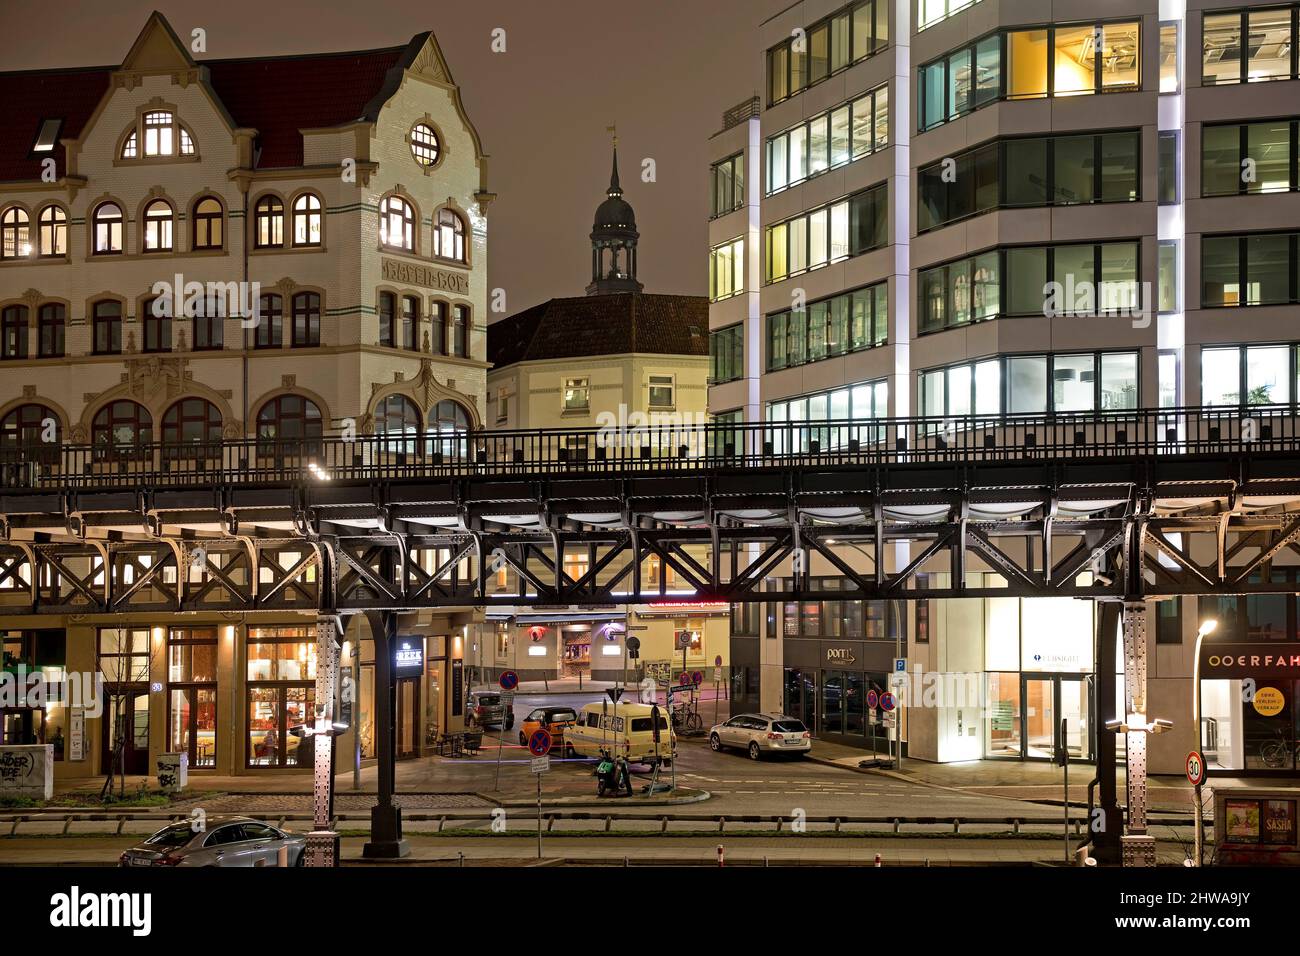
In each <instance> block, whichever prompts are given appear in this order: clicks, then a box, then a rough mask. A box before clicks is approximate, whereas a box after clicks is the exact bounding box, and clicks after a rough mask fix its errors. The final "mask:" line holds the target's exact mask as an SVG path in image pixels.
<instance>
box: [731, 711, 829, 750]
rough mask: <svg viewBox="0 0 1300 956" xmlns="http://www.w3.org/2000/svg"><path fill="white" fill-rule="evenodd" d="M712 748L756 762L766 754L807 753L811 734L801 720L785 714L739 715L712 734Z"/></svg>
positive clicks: (810, 742) (810, 746) (810, 745)
mask: <svg viewBox="0 0 1300 956" xmlns="http://www.w3.org/2000/svg"><path fill="white" fill-rule="evenodd" d="M709 746H710V747H711V748H713V749H714V750H725V749H726V748H727V747H735V748H736V749H738V750H744V751H745V752H746V753H748V754H749V759H751V760H757V759H758V758H759V757H761V756H763V754H765V753H807V752H808V751H810V750H812V734H810V733H809V732H808V728H807V727H805V726H804V723H803V721H802V720H799V719H797V718H795V717H787V716H785V715H784V714H737V715H736V716H735V717H732V718H731V719H730V720H728V721H725V722H723V723H721V724H717V725H716V726H714V727H712V728H711V729H710V730H709Z"/></svg>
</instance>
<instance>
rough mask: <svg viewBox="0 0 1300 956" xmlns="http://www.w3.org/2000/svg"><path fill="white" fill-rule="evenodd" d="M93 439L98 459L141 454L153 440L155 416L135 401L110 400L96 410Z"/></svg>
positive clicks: (91, 430) (138, 455)
mask: <svg viewBox="0 0 1300 956" xmlns="http://www.w3.org/2000/svg"><path fill="white" fill-rule="evenodd" d="M90 440H91V443H92V444H93V445H94V447H95V458H96V459H99V460H104V459H109V458H127V457H133V456H134V457H140V456H142V455H143V454H144V446H146V445H148V444H150V443H151V442H152V441H153V417H152V416H151V415H150V414H149V410H148V409H146V408H145V407H144V406H143V405H139V404H137V403H136V402H132V401H129V400H127V399H119V400H117V401H115V402H109V403H108V404H107V405H105V406H104V407H103V408H101V409H100V410H99V411H97V412H96V413H95V418H94V421H93V422H92V423H91V426H90Z"/></svg>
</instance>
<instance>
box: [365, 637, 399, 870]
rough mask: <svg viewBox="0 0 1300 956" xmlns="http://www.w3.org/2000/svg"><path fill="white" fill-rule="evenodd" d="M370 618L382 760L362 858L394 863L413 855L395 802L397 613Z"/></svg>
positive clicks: (380, 758)
mask: <svg viewBox="0 0 1300 956" xmlns="http://www.w3.org/2000/svg"><path fill="white" fill-rule="evenodd" d="M366 619H367V621H369V623H370V633H371V636H372V637H374V640H375V741H376V744H377V747H376V756H377V757H378V758H379V759H378V761H377V763H378V766H377V767H376V769H377V771H378V779H377V786H378V798H377V800H376V801H375V805H374V806H373V807H371V808H370V839H369V840H368V841H366V845H365V846H364V847H363V848H362V851H361V855H362V856H364V857H366V858H368V859H384V860H392V859H397V858H398V857H403V856H406V855H407V854H408V853H410V852H411V847H410V844H408V843H407V842H406V840H405V839H404V838H403V836H402V808H401V807H399V806H398V805H397V804H396V803H394V802H393V793H394V791H395V790H396V789H397V722H396V719H395V718H396V714H397V684H396V682H395V681H394V680H393V648H394V647H395V646H396V642H397V612H396V611H368V612H366Z"/></svg>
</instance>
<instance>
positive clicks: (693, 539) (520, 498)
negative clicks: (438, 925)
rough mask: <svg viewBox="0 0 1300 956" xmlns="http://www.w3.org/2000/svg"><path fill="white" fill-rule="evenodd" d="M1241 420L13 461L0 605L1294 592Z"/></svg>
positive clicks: (1223, 414)
mask: <svg viewBox="0 0 1300 956" xmlns="http://www.w3.org/2000/svg"><path fill="white" fill-rule="evenodd" d="M1250 411H1251V413H1252V415H1253V417H1247V416H1245V415H1243V414H1242V413H1241V412H1240V411H1238V410H1235V409H1233V410H1223V409H1183V410H1160V411H1158V412H1156V411H1133V412H1124V413H1112V414H1105V415H1101V414H1096V413H1086V414H1075V415H1061V416H1056V417H1053V418H1043V417H1042V416H1032V417H1023V418H1022V417H1015V416H999V417H997V418H966V419H949V420H944V421H938V420H933V419H907V420H887V421H886V420H873V421H869V422H832V423H827V424H825V425H808V424H781V425H771V424H763V425H747V426H746V425H740V426H738V425H726V426H717V425H713V426H703V427H695V428H683V429H667V428H665V429H646V430H643V433H642V434H639V435H635V434H633V435H616V436H613V437H612V438H611V436H608V435H605V434H604V433H602V432H600V431H598V430H594V429H593V430H573V431H534V432H485V433H477V434H456V433H453V434H450V435H445V434H444V435H437V436H427V437H425V436H415V435H411V436H401V437H392V436H377V437H366V438H360V439H356V440H352V441H345V440H343V439H340V438H320V439H307V440H298V441H288V440H283V439H281V440H265V439H262V440H259V439H250V440H242V441H223V442H213V443H201V442H200V443H190V444H184V445H163V444H155V445H129V446H98V447H96V446H64V447H58V448H50V447H42V446H37V447H20V448H8V449H6V450H5V452H4V457H3V458H2V459H0V464H3V480H2V481H0V512H2V513H0V611H7V612H8V613H11V614H65V613H78V614H87V613H91V614H93V613H100V614H103V613H121V612H128V611H204V610H225V611H238V612H261V611H280V612H282V611H292V610H306V611H310V610H322V611H326V612H338V613H347V612H364V611H376V610H380V611H411V610H419V609H425V608H444V607H467V606H468V607H492V606H506V607H520V606H555V605H570V604H581V605H601V604H625V603H641V602H649V601H663V600H665V599H672V598H673V597H681V596H682V594H683V593H686V594H687V595H688V596H689V599H690V600H709V601H726V602H732V603H743V602H750V601H781V600H797V599H801V598H810V599H811V598H817V597H822V596H824V597H830V598H838V599H850V600H851V599H857V598H861V599H889V598H894V599H899V598H901V599H915V598H927V597H928V598H944V597H979V596H1001V597H1007V596H1021V597H1035V596H1058V597H1059V596H1072V597H1080V598H1094V599H1111V600H1120V599H1127V600H1135V599H1139V598H1142V597H1147V596H1169V595H1181V594H1212V593H1227V594H1241V593H1253V592H1269V591H1294V590H1295V589H1296V582H1295V580H1294V578H1293V577H1291V576H1290V575H1289V574H1288V573H1286V572H1285V571H1279V569H1280V568H1284V567H1285V566H1286V565H1288V564H1297V563H1300V546H1298V545H1297V540H1298V539H1300V420H1298V419H1297V418H1296V417H1295V416H1294V415H1293V414H1292V413H1291V412H1290V411H1289V410H1281V411H1279V410H1274V411H1269V410H1253V409H1252V410H1250ZM503 569H504V570H506V571H507V574H506V575H505V576H504V577H503V576H501V575H500V574H499V573H498V572H500V571H502V570H503ZM819 569H820V570H819ZM670 570H671V572H672V574H673V576H674V577H675V579H676V583H675V584H674V585H673V586H672V587H671V588H670V586H669V583H668V582H669V572H670ZM828 578H836V579H838V581H837V586H836V587H834V588H833V589H827V587H826V584H825V583H824V582H825V581H826V580H827V579H828ZM503 580H504V581H507V582H509V583H507V584H503V583H502V581H503Z"/></svg>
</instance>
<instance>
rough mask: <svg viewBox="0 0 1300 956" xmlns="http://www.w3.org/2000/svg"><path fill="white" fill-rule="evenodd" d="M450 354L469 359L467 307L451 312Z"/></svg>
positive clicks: (460, 306) (460, 307)
mask: <svg viewBox="0 0 1300 956" xmlns="http://www.w3.org/2000/svg"><path fill="white" fill-rule="evenodd" d="M451 354H452V355H458V356H460V357H461V358H469V306H465V305H458V306H456V307H454V308H453V309H452V310H451Z"/></svg>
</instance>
